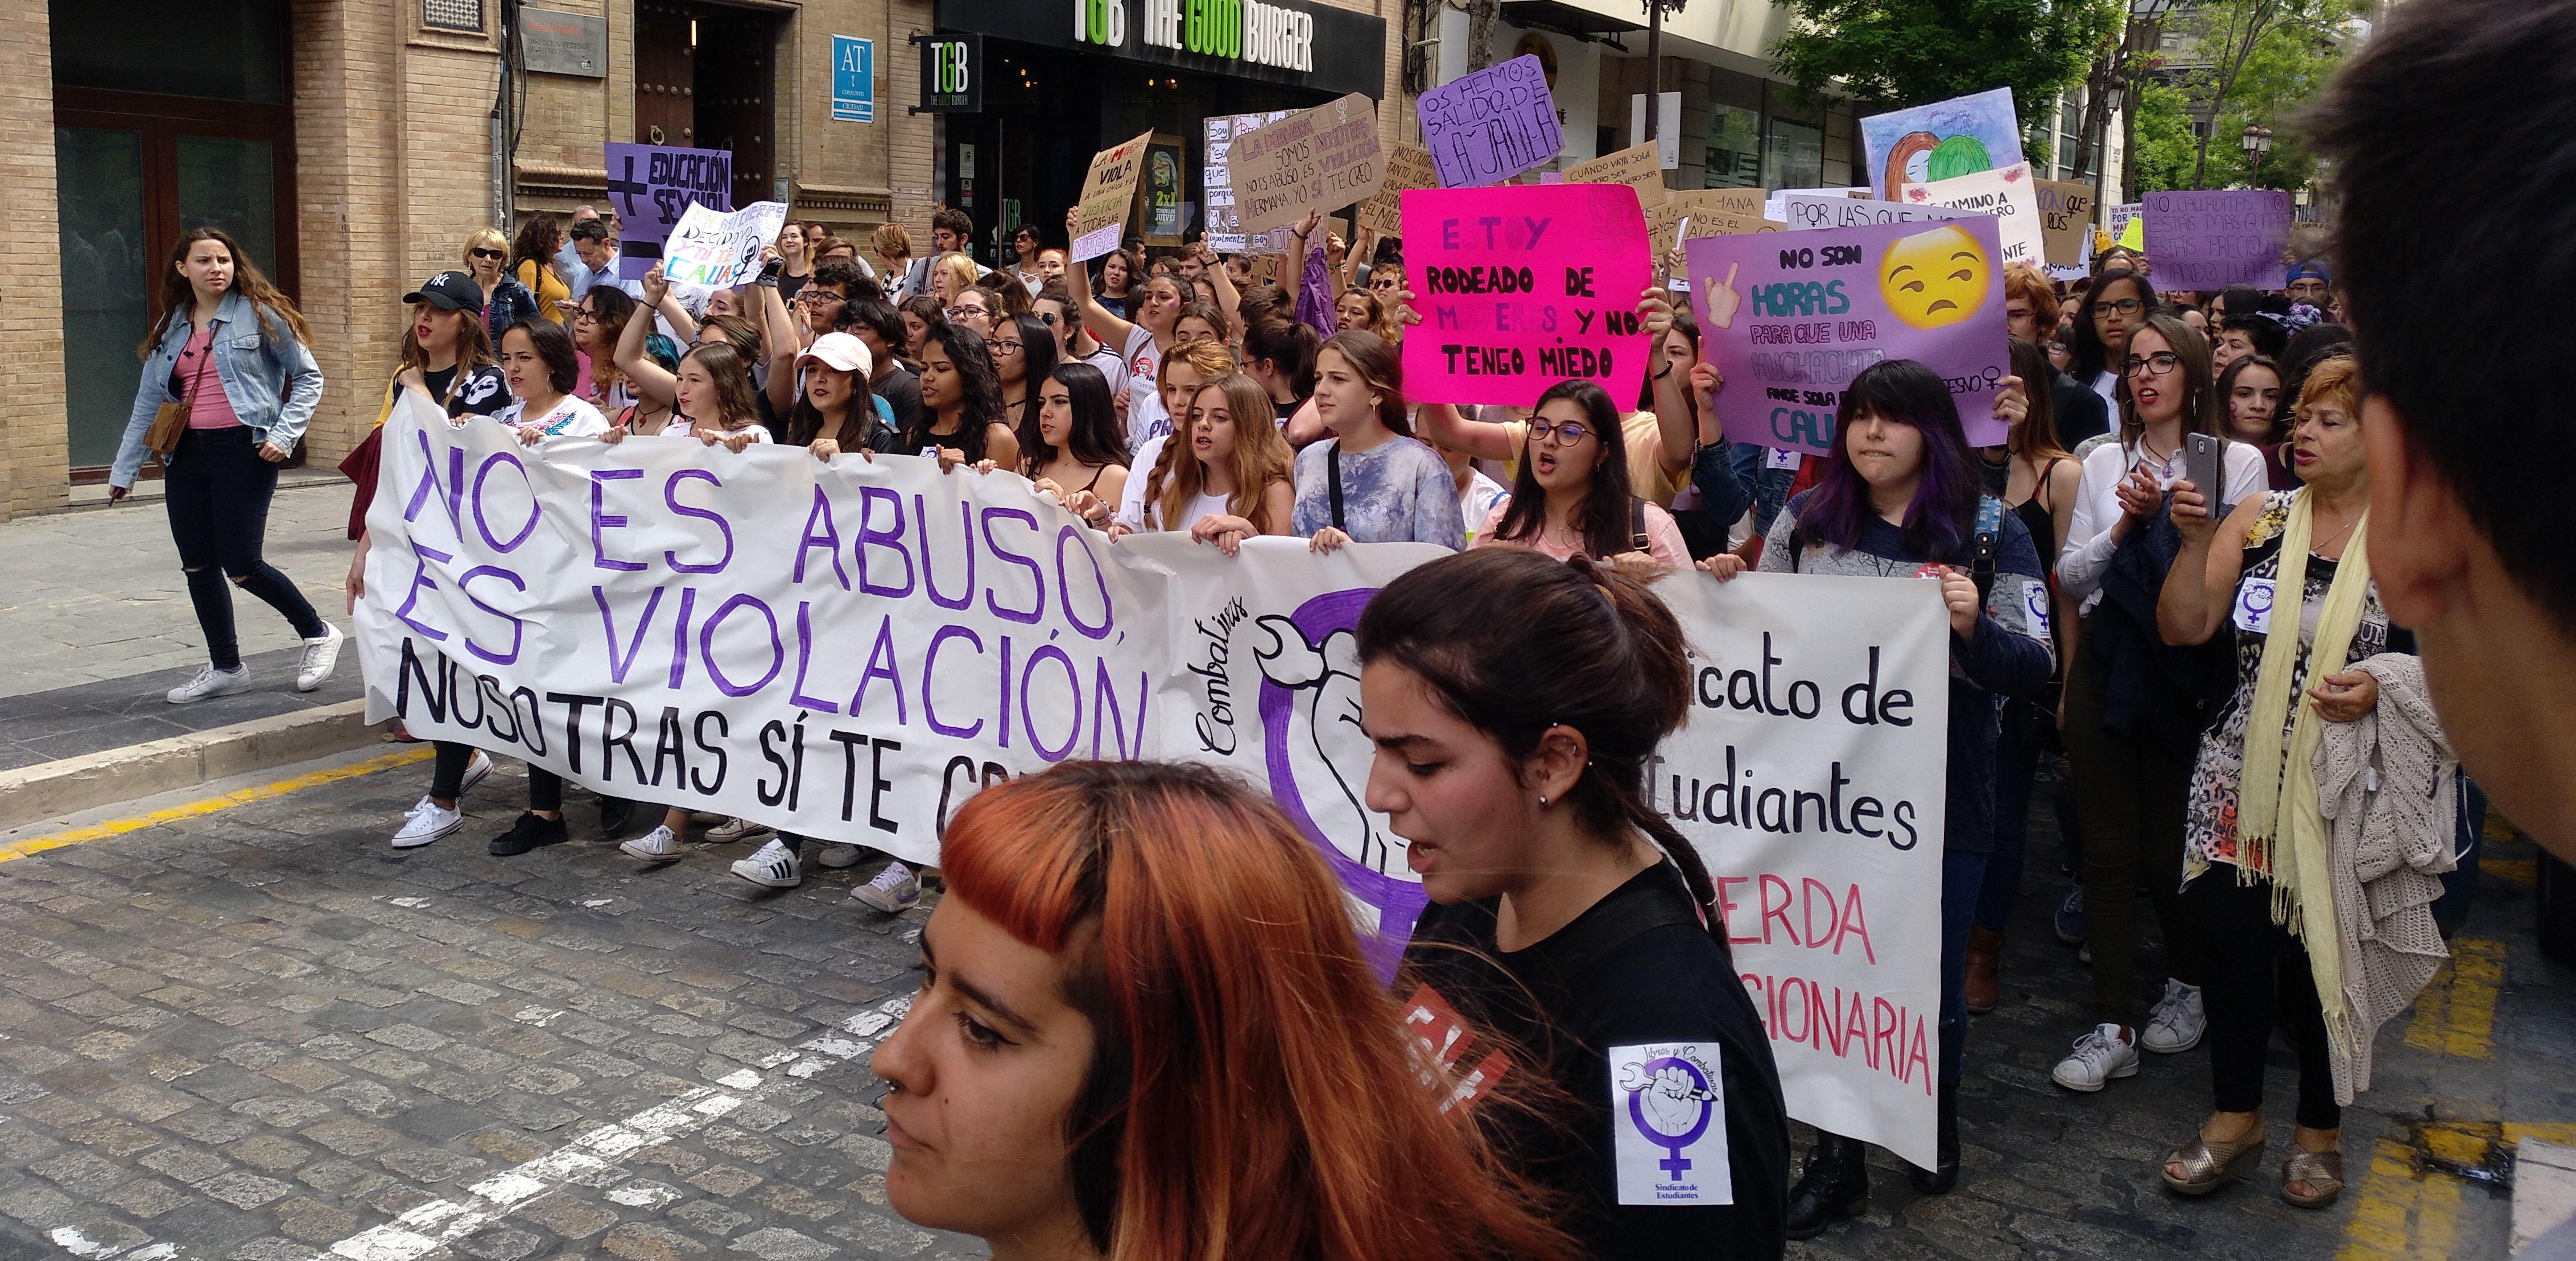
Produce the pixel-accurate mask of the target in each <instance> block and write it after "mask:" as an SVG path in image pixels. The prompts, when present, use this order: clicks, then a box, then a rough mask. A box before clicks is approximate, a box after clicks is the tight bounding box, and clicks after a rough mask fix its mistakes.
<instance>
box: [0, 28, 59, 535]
mask: <svg viewBox="0 0 2576 1261" xmlns="http://www.w3.org/2000/svg"><path fill="white" fill-rule="evenodd" d="M0 57H5V58H7V61H8V64H9V65H11V66H13V67H15V69H12V70H10V71H9V72H8V73H7V74H6V75H0V136H9V137H12V138H13V139H12V140H11V141H10V143H8V144H6V145H0V258H6V259H9V260H10V273H11V274H10V284H9V300H8V301H6V302H0V379H5V380H6V381H7V383H8V384H7V388H5V389H0V519H5V518H7V517H10V516H13V515H15V514H17V513H21V512H32V511H36V510H38V509H42V508H51V507H56V506H58V505H60V504H62V503H63V502H65V500H66V499H67V498H68V492H67V491H66V489H65V486H64V481H65V479H66V478H68V477H69V476H70V466H69V464H68V460H69V453H68V447H67V444H66V440H65V438H64V436H63V325H62V318H61V310H60V298H61V294H62V291H63V277H62V266H61V263H60V262H59V253H60V251H61V249H62V239H61V237H60V235H59V228H58V226H57V224H56V216H55V214H54V92H53V79H54V73H53V65H54V56H53V44H52V36H51V34H50V23H49V21H48V19H47V17H46V12H45V5H44V3H43V0H8V3H6V4H5V5H0Z"/></svg>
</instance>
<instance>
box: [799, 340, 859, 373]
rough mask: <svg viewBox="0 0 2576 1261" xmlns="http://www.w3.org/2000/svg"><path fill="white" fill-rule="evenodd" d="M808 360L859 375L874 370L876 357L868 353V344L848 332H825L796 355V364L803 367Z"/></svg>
mask: <svg viewBox="0 0 2576 1261" xmlns="http://www.w3.org/2000/svg"><path fill="white" fill-rule="evenodd" d="M808 361H811V362H815V363H820V364H822V365H823V366H825V367H828V368H838V369H840V370H841V371H843V372H856V373H858V374H859V375H861V376H865V375H867V374H868V373H870V372H873V371H875V370H876V359H875V357H874V356H872V355H870V354H868V344H867V343H866V342H863V341H860V340H859V339H858V338H856V337H852V336H850V335H849V334H848V333H825V334H823V335H822V336H820V337H817V338H815V339H814V344H813V345H811V346H808V347H806V348H805V353H803V354H801V355H798V356H796V366H797V367H800V368H801V367H804V366H805V365H806V363H807V362H808Z"/></svg>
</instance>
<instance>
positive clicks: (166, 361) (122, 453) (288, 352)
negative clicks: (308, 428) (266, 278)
mask: <svg viewBox="0 0 2576 1261" xmlns="http://www.w3.org/2000/svg"><path fill="white" fill-rule="evenodd" d="M195 331H196V330H195V329H194V328H193V327H191V326H190V324H189V322H188V320H187V319H186V318H185V317H174V318H172V319H171V320H170V321H169V325H168V327H166V328H164V329H163V330H162V332H161V344H160V345H158V346H156V347H154V348H153V350H152V355H151V357H150V358H148V359H145V360H144V361H143V380H142V383H141V384H140V385H138V386H137V387H136V388H135V391H134V413H133V415H131V416H129V417H127V418H126V422H125V440H124V441H123V442H120V443H118V444H117V448H116V463H115V465H114V466H113V467H112V468H110V469H109V470H108V475H107V480H108V484H109V485H111V486H132V485H133V484H134V478H135V476H136V475H137V474H139V473H141V472H142V471H143V456H144V446H143V438H144V435H145V434H147V433H149V432H150V431H151V429H152V416H153V413H155V412H157V411H159V410H161V405H162V404H163V403H175V402H178V401H179V396H178V395H177V394H174V393H172V392H171V391H170V374H171V372H172V370H174V369H175V368H176V367H177V366H178V363H179V352H180V351H182V350H185V349H186V348H187V346H188V338H189V337H191V336H193V335H194V334H195ZM214 349H215V377H216V379H217V380H219V381H221V382H222V383H223V387H224V399H225V401H227V402H229V403H231V404H232V405H233V414H234V415H236V416H239V417H241V422H242V423H243V424H244V425H247V426H249V427H250V429H251V433H252V437H253V438H254V440H256V441H261V442H272V443H275V444H277V446H278V447H279V448H280V449H282V450H289V451H291V450H293V449H294V448H295V441H296V439H298V438H301V437H303V436H304V426H305V424H306V423H307V422H309V421H311V420H312V419H313V409H314V407H315V406H316V405H318V404H320V403H321V401H322V369H321V367H320V366H319V365H317V364H315V363H314V362H313V352H312V351H311V350H309V349H307V348H306V347H305V345H304V343H303V342H301V341H298V340H296V338H295V333H294V330H292V329H290V328H288V327H287V326H286V323H285V321H283V320H281V319H278V318H277V317H275V316H270V317H268V318H266V319H263V320H254V319H253V318H252V316H251V304H250V299H248V298H245V297H243V296H242V295H241V293H240V291H238V290H235V291H233V292H230V293H227V294H225V295H224V301H223V305H221V306H219V307H216V308H215V338H214ZM183 384H184V383H183ZM165 458H166V457H165Z"/></svg>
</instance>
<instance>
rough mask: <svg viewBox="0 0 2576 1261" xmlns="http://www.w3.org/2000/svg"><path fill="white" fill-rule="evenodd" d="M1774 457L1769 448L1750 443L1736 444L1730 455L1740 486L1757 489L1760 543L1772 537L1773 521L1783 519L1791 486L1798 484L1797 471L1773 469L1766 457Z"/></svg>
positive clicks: (1756, 528)
mask: <svg viewBox="0 0 2576 1261" xmlns="http://www.w3.org/2000/svg"><path fill="white" fill-rule="evenodd" d="M1770 454H1771V449H1770V448H1769V447H1757V446H1755V445H1753V444H1752V443H1750V442H1739V443H1736V444H1735V445H1734V446H1733V447H1732V448H1730V450H1729V451H1728V458H1729V459H1731V460H1733V461H1734V462H1735V480H1736V482H1737V483H1738V484H1739V485H1743V486H1749V487H1751V488H1752V489H1753V537H1755V538H1757V539H1758V538H1764V537H1767V536H1769V534H1770V533H1771V519H1772V518H1774V517H1777V516H1779V515H1780V508H1781V506H1782V505H1784V504H1786V503H1788V502H1789V486H1790V484H1791V483H1794V482H1796V481H1797V480H1798V470H1796V469H1794V468H1785V469H1775V468H1771V467H1769V466H1768V460H1767V459H1766V458H1765V457H1767V456H1769V455H1770Z"/></svg>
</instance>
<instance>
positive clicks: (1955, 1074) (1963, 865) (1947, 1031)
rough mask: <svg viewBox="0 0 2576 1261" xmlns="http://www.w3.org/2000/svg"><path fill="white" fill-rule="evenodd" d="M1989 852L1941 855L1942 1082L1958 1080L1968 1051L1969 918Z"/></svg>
mask: <svg viewBox="0 0 2576 1261" xmlns="http://www.w3.org/2000/svg"><path fill="white" fill-rule="evenodd" d="M1985 875H1986V856H1985V855H1983V854H1962V853H1959V852H1958V851H1956V850H1952V851H1950V852H1948V853H1945V854H1943V855H1942V856H1941V1084H1942V1085H1944V1086H1947V1085H1951V1084H1952V1083H1955V1082H1957V1081H1958V1080H1959V1070H1960V1067H1961V1065H1963V1064H1965V1063H1966V1062H1967V1054H1968V991H1967V988H1966V985H1965V984H1964V981H1965V978H1966V975H1967V970H1968V921H1969V920H1970V919H1971V918H1972V917H1973V915H1974V912H1975V910H1976V906H1977V892H1978V890H1979V888H1980V887H1981V886H1982V885H1983V884H1984V883H1985Z"/></svg>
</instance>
